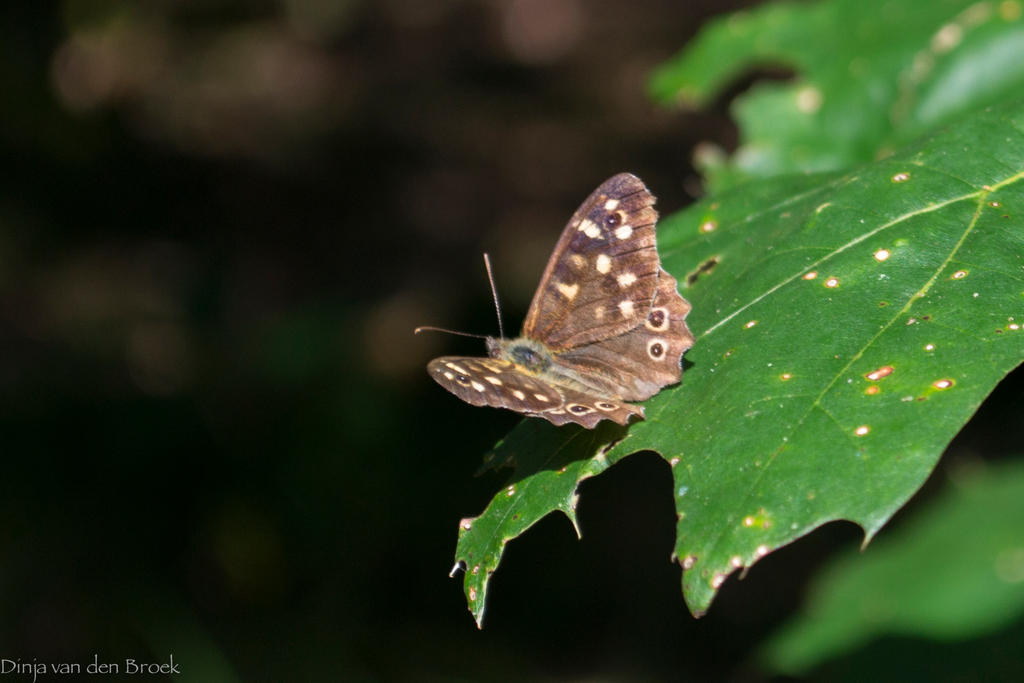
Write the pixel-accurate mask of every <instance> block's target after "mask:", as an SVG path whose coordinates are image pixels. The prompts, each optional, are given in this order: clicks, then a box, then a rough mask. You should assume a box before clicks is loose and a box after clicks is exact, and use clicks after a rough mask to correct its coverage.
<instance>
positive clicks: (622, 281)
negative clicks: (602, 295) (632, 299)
mask: <svg viewBox="0 0 1024 683" xmlns="http://www.w3.org/2000/svg"><path fill="white" fill-rule="evenodd" d="M617 279H618V281H619V287H623V288H625V287H629V286H630V285H631V284H633V283H634V282H636V275H633V273H622V274H621V275H619V277H618V278H617Z"/></svg>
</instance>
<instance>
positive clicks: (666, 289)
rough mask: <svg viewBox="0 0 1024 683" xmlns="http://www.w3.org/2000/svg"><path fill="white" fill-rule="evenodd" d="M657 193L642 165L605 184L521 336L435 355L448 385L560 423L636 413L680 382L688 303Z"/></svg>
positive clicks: (572, 225) (577, 224) (565, 239)
mask: <svg viewBox="0 0 1024 683" xmlns="http://www.w3.org/2000/svg"><path fill="white" fill-rule="evenodd" d="M657 219H658V213H657V211H655V210H654V196H653V195H651V193H650V192H649V191H648V189H647V188H646V187H645V186H644V184H643V182H641V181H640V179H639V178H637V177H636V176H634V175H630V174H629V173H620V174H619V175H617V176H615V177H613V178H609V179H608V180H606V181H605V182H604V183H602V184H601V186H600V187H598V188H597V189H596V190H594V192H593V194H591V195H590V196H589V197H588V198H587V200H586V201H585V202H583V204H582V205H581V206H580V208H579V209H577V210H576V213H575V214H573V217H572V219H571V220H570V221H569V224H568V225H566V226H565V230H563V231H562V237H561V239H559V240H558V244H557V245H555V251H554V253H552V254H551V258H550V259H549V260H548V265H547V268H545V269H544V275H543V276H542V277H541V279H540V285H539V286H538V287H537V293H536V294H534V296H533V302H532V303H531V304H530V310H529V312H528V313H527V315H526V320H525V322H524V323H523V331H522V336H520V337H518V338H516V339H505V338H499V339H495V338H493V337H487V353H488V355H489V356H490V357H489V358H469V357H459V356H445V357H442V358H435V359H434V360H432V361H430V363H429V364H427V371H428V372H429V373H430V376H431V377H433V378H434V379H435V380H436V381H437V383H438V384H440V385H441V386H443V387H444V388H445V389H447V390H448V391H450V392H452V393H453V394H455V395H456V396H458V397H459V398H461V399H462V400H463V401H466V402H467V403H472V404H473V405H477V406H482V405H489V406H495V407H500V408H508V409H510V410H514V411H516V412H519V413H523V414H525V415H529V416H532V417H543V418H545V419H547V420H549V421H551V422H553V423H554V424H556V425H562V424H565V423H567V422H576V423H578V424H581V425H583V426H584V427H586V428H588V429H592V428H593V427H594V426H596V425H597V423H598V422H600V421H601V420H604V419H608V420H614V421H615V422H618V423H619V424H623V425H624V424H626V423H627V422H628V421H629V418H630V416H631V415H638V416H640V417H641V418H643V415H644V409H643V408H642V407H641V406H637V405H631V404H629V403H626V401H642V400H643V399H645V398H649V397H650V396H653V395H654V394H656V393H658V392H659V391H660V390H661V388H662V387H664V386H667V385H669V384H675V383H677V382H679V379H680V375H681V372H682V370H681V368H680V361H681V359H682V355H683V352H684V351H686V350H687V349H688V348H690V347H691V346H692V345H693V335H692V334H690V330H689V329H688V328H687V327H686V322H685V319H686V315H687V313H689V312H690V304H689V303H687V301H686V299H684V298H683V297H681V296H680V295H679V292H677V291H676V281H675V278H673V277H672V276H671V275H669V274H668V273H666V272H665V271H664V270H662V268H661V261H660V260H659V259H658V252H657V250H656V248H655V241H654V224H655V222H656V221H657Z"/></svg>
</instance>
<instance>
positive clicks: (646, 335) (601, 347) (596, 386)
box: [553, 270, 693, 401]
mask: <svg viewBox="0 0 1024 683" xmlns="http://www.w3.org/2000/svg"><path fill="white" fill-rule="evenodd" d="M689 312H690V304H689V302H687V301H686V299H684V298H683V297H681V296H680V295H679V292H678V291H677V290H676V280H675V278H673V277H672V276H671V275H669V274H668V273H666V272H665V271H664V270H661V271H660V276H659V278H658V288H657V291H656V293H655V296H654V301H653V303H652V305H651V306H650V308H649V310H648V311H647V317H646V318H645V319H644V321H643V323H642V324H640V325H637V326H636V327H634V328H633V329H631V330H629V331H627V332H625V333H623V334H620V335H619V336H617V337H612V338H610V339H604V340H602V341H599V342H595V343H593V344H587V345H585V346H578V347H575V348H572V349H568V350H567V351H564V352H563V353H560V354H557V355H556V356H554V357H553V363H554V364H556V365H557V366H558V367H559V372H560V373H561V374H564V375H566V376H568V377H570V378H572V379H574V380H575V381H577V382H585V383H586V384H587V385H588V386H589V387H592V388H593V390H594V391H595V392H599V393H602V394H605V395H610V396H618V397H620V398H622V399H623V400H626V401H642V400H643V399H645V398H649V397H651V396H653V395H654V394H656V393H658V392H659V391H660V390H661V388H662V387H664V386H667V385H669V384H675V383H677V382H678V381H679V379H680V376H681V374H682V369H681V366H680V361H681V360H682V356H683V353H684V352H685V351H686V350H687V349H688V348H690V347H691V346H693V335H692V334H691V333H690V330H689V328H688V327H687V326H686V315H687V314H688V313H689Z"/></svg>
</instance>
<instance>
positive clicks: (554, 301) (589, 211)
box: [523, 173, 660, 352]
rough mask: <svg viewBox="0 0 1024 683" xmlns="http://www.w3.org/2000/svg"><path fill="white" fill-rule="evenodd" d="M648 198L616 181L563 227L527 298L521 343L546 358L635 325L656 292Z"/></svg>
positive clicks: (630, 180) (621, 177)
mask: <svg viewBox="0 0 1024 683" xmlns="http://www.w3.org/2000/svg"><path fill="white" fill-rule="evenodd" d="M657 219H658V213H657V212H656V211H655V210H654V196H653V195H651V193H650V192H649V191H648V190H647V188H646V187H645V186H644V184H643V182H641V180H640V179H639V178H637V177H636V176H634V175H631V174H629V173H620V174H618V175H616V176H614V177H612V178H609V179H608V180H606V181H605V182H604V183H602V184H601V186H600V187H598V188H597V189H596V190H594V192H593V193H592V194H591V195H590V197H588V198H587V200H586V201H585V202H583V204H582V205H580V208H578V209H577V210H576V213H575V214H573V217H572V219H570V220H569V223H568V225H566V226H565V230H563V231H562V236H561V238H560V239H559V240H558V244H557V245H555V250H554V252H553V253H552V254H551V258H550V260H549V261H548V265H547V268H546V269H545V270H544V274H543V275H542V276H541V279H540V285H539V286H538V288H537V293H536V294H535V295H534V297H533V302H532V303H531V304H530V309H529V311H528V312H527V315H526V320H525V322H524V323H523V336H525V337H530V338H531V339H536V340H538V341H540V342H542V343H543V344H544V345H545V346H547V347H548V348H549V349H551V350H552V351H555V352H557V351H560V350H563V349H569V348H573V347H576V346H581V345H583V344H589V343H592V342H595V341H599V340H601V339H608V338H609V337H615V336H618V335H621V334H623V333H624V332H627V331H629V330H631V329H633V328H635V327H637V326H638V325H640V324H642V323H643V320H644V319H645V318H646V316H647V313H648V309H649V308H650V306H651V301H652V299H653V298H654V293H655V290H656V288H657V285H658V279H659V277H658V276H659V269H660V265H659V261H658V252H657V250H656V249H655V245H654V224H655V222H656V221H657Z"/></svg>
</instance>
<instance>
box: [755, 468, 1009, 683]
mask: <svg viewBox="0 0 1024 683" xmlns="http://www.w3.org/2000/svg"><path fill="white" fill-rule="evenodd" d="M951 483H952V484H953V486H951V487H949V488H948V489H947V490H946V491H945V493H944V495H943V497H942V498H941V499H938V500H936V501H934V502H933V503H932V504H931V505H930V506H929V507H928V508H927V509H922V510H921V511H920V513H919V514H918V515H916V516H915V517H914V518H913V519H910V520H908V521H907V524H906V525H905V526H903V527H901V528H900V529H898V530H896V531H894V532H893V533H886V534H883V536H882V537H881V538H880V539H879V540H878V541H877V542H876V543H875V545H873V546H872V547H871V552H869V553H864V554H861V553H857V552H851V553H848V554H846V555H845V556H843V557H839V558H836V560H835V561H833V562H832V563H830V565H829V566H828V567H826V568H825V569H824V570H823V571H822V573H821V574H820V575H819V577H818V579H817V580H816V581H815V585H814V586H813V587H812V589H811V591H810V595H809V597H808V600H807V606H806V607H805V609H804V610H803V613H802V614H801V615H799V616H798V617H797V618H795V619H794V620H793V621H792V622H791V623H789V624H788V625H786V626H785V627H784V628H783V629H782V630H781V631H780V632H779V633H778V634H776V635H775V636H774V637H773V638H772V639H771V640H770V641H769V642H768V643H767V644H766V648H765V654H764V659H765V660H766V662H767V664H768V665H769V666H770V667H771V668H772V669H773V670H775V671H776V672H780V673H781V672H784V673H788V674H791V675H795V674H799V673H801V672H804V671H807V670H808V669H810V668H812V667H813V666H815V665H816V664H818V663H820V662H822V661H824V660H826V659H828V658H831V657H835V656H836V655H839V654H841V653H843V652H847V651H850V650H852V649H853V648H855V647H857V646H859V645H863V644H865V643H866V642H868V641H869V640H871V639H872V638H875V637H878V636H882V635H910V636H924V637H928V638H934V639H939V640H959V639H965V638H968V637H977V636H979V635H981V634H984V633H986V632H991V631H994V630H995V629H998V628H1000V627H1003V626H1006V625H1007V624H1008V623H1010V622H1012V621H1013V620H1015V619H1017V618H1019V617H1020V614H1021V613H1022V612H1024V541H1022V539H1021V532H1020V520H1021V519H1022V518H1024V463H1022V462H1019V461H1018V462H1008V463H1001V464H999V465H995V466H993V467H992V468H991V469H981V470H978V469H976V468H974V469H970V470H967V471H964V472H961V473H960V474H959V476H958V477H957V478H956V479H954V480H953V481H952V482H951ZM980 529H983V530H984V533H978V531H979V530H980Z"/></svg>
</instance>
